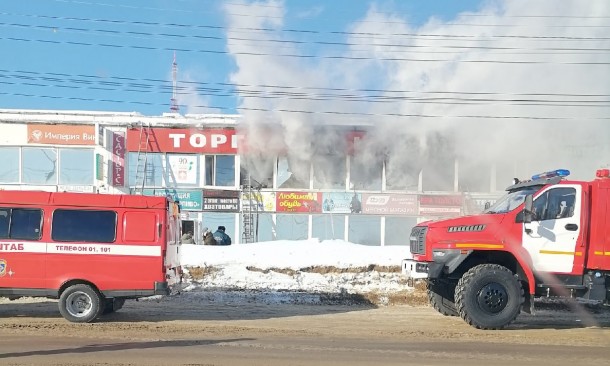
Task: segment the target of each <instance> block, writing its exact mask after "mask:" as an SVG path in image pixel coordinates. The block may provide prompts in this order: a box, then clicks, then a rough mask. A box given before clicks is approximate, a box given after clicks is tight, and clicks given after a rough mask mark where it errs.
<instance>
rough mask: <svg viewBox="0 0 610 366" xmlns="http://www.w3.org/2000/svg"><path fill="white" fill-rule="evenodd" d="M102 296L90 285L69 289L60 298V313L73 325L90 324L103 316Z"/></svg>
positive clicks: (79, 285) (78, 285) (75, 286)
mask: <svg viewBox="0 0 610 366" xmlns="http://www.w3.org/2000/svg"><path fill="white" fill-rule="evenodd" d="M103 304H104V302H103V299H102V295H100V293H99V292H97V291H96V290H95V289H93V288H92V287H91V286H89V285H85V284H82V283H81V284H77V285H72V286H70V287H68V288H67V289H65V290H64V292H62V294H61V296H60V297H59V312H60V313H61V315H62V316H63V317H64V318H66V319H67V320H69V321H71V322H73V323H90V322H92V321H93V320H95V319H96V318H97V317H98V316H100V315H101V313H102V311H103V310H104V308H103Z"/></svg>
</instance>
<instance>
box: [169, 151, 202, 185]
mask: <svg viewBox="0 0 610 366" xmlns="http://www.w3.org/2000/svg"><path fill="white" fill-rule="evenodd" d="M167 160H168V162H169V166H170V168H171V170H170V181H171V182H175V183H177V184H197V162H198V156H197V155H167Z"/></svg>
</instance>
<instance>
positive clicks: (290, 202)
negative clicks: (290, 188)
mask: <svg viewBox="0 0 610 366" xmlns="http://www.w3.org/2000/svg"><path fill="white" fill-rule="evenodd" d="M320 197H321V194H320V193H318V192H277V193H276V210H277V212H322V202H321V199H320Z"/></svg>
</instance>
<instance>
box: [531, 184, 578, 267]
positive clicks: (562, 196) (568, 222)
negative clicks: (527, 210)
mask: <svg viewBox="0 0 610 366" xmlns="http://www.w3.org/2000/svg"><path fill="white" fill-rule="evenodd" d="M581 200H582V187H581V186H580V185H576V184H574V185H572V184H561V185H554V186H551V187H549V188H547V189H545V190H543V191H541V192H540V193H539V194H538V196H537V197H536V198H535V199H534V205H533V211H534V218H533V221H532V222H531V223H529V224H525V230H524V231H523V247H524V248H525V249H526V250H527V251H528V252H529V254H530V256H531V259H532V267H533V269H534V271H535V272H553V273H566V274H567V273H573V272H578V269H576V268H574V263H575V261H574V259H575V257H576V256H581V257H582V256H584V252H583V250H582V248H580V247H578V249H577V243H578V240H579V235H580V232H581V230H582V228H581V222H580V217H581V208H582V202H581ZM578 262H579V263H581V265H582V260H580V261H578Z"/></svg>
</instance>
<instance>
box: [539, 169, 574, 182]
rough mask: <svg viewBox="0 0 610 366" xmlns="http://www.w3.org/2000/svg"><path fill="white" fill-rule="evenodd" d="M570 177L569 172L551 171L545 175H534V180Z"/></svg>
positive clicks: (565, 170) (561, 170) (562, 170)
mask: <svg viewBox="0 0 610 366" xmlns="http://www.w3.org/2000/svg"><path fill="white" fill-rule="evenodd" d="M568 175H570V171H569V170H567V169H557V170H551V171H550V172H544V173H540V174H536V175H532V180H536V179H546V178H553V177H567V176H568Z"/></svg>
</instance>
